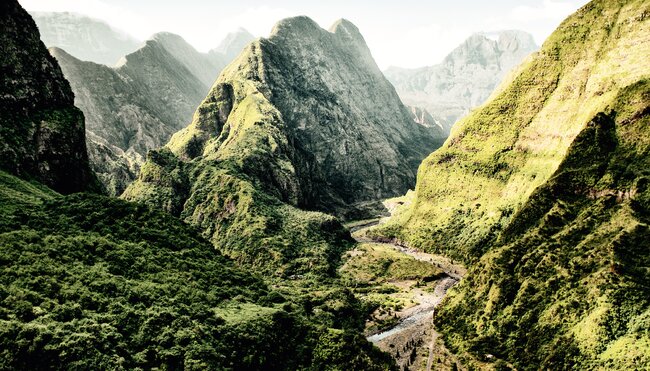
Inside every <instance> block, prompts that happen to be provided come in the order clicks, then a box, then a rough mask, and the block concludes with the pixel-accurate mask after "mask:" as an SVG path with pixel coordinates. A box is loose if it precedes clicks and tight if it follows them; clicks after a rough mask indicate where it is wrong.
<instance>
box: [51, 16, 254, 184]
mask: <svg viewBox="0 0 650 371" xmlns="http://www.w3.org/2000/svg"><path fill="white" fill-rule="evenodd" d="M39 19H40V20H41V21H40V22H41V29H43V28H45V29H46V30H48V29H49V30H51V29H58V28H60V27H61V25H60V24H59V23H57V22H55V21H58V20H60V19H65V20H66V21H67V23H66V24H71V25H76V24H75V20H78V21H79V22H81V25H76V26H77V27H79V28H90V29H106V28H108V26H107V25H106V24H104V23H102V22H100V21H94V20H91V19H89V18H86V17H79V16H72V15H69V14H68V13H64V14H59V13H48V15H47V16H44V15H41V17H40V18H39ZM45 20H47V22H45ZM74 29H75V28H74V27H68V28H66V30H74ZM57 35H58V40H59V41H58V42H61V43H62V44H65V45H71V44H74V45H76V44H75V43H77V42H78V41H79V40H78V39H76V38H75V37H74V34H67V33H66V32H59V33H58V34H57ZM90 35H91V37H92V38H93V43H92V44H101V45H107V44H109V43H110V42H111V40H113V39H115V37H114V35H113V34H111V33H107V34H102V33H93V34H90ZM252 39H253V36H252V35H251V34H250V33H248V32H246V31H245V30H239V31H238V32H236V33H233V34H230V35H229V36H228V37H227V38H226V40H224V41H223V42H222V43H221V45H220V46H219V47H218V48H217V49H215V50H213V51H211V52H209V53H200V52H198V51H197V50H196V49H194V48H193V47H192V46H191V45H190V44H189V43H187V42H186V41H185V40H184V39H183V38H182V37H180V36H178V35H175V34H172V33H167V32H162V33H158V34H155V35H154V36H153V37H152V38H151V39H150V40H148V41H146V42H145V43H144V44H142V45H141V46H140V48H138V49H137V50H135V51H134V52H132V53H130V54H128V55H125V56H121V58H120V61H119V63H118V64H117V65H116V66H115V67H108V66H106V65H103V64H98V63H95V62H90V61H82V60H81V59H79V58H78V56H74V53H71V52H69V51H68V50H65V49H62V48H58V47H51V48H50V52H51V53H52V55H54V56H55V57H56V58H57V60H58V62H59V64H60V66H61V69H62V70H63V73H64V75H65V77H66V79H67V80H68V81H69V82H70V85H71V86H72V90H73V91H74V93H75V104H76V106H77V107H79V108H80V109H81V110H82V111H83V113H84V115H85V116H86V129H87V140H88V152H89V156H90V163H91V166H92V168H93V170H94V171H95V173H96V174H97V176H98V177H99V179H100V181H101V182H102V184H103V185H104V188H105V189H106V191H107V192H108V193H109V194H112V195H119V194H121V193H122V191H124V189H125V188H126V186H127V185H128V184H129V183H130V182H131V181H132V180H133V179H134V178H135V177H136V176H137V174H138V172H139V168H140V165H141V164H142V163H143V162H144V158H145V156H146V154H147V152H148V151H149V150H151V149H154V148H158V147H160V146H162V145H163V144H164V143H165V142H166V141H167V140H169V138H170V137H171V134H172V133H174V132H176V131H177V130H180V129H181V128H183V127H185V126H186V125H187V124H188V123H189V122H190V121H191V119H192V114H193V112H194V110H195V109H196V107H197V106H198V105H199V103H200V102H201V101H202V100H203V98H205V95H206V94H207V93H208V91H209V89H210V87H211V86H212V83H213V82H214V80H215V79H216V78H217V76H218V75H219V73H220V72H221V70H222V69H223V68H224V67H225V66H226V65H227V64H228V63H229V62H230V59H231V58H234V57H233V56H236V54H237V53H238V52H239V51H241V48H242V47H243V44H245V43H246V40H247V41H248V42H250V41H251V40H252ZM46 44H48V42H47V41H46ZM48 45H50V44H48ZM237 48H240V49H239V51H237ZM75 50H76V49H75Z"/></svg>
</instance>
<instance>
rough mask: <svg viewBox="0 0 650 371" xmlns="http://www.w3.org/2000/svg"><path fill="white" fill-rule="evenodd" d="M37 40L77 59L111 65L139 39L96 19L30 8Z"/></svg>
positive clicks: (136, 47) (137, 43)
mask: <svg viewBox="0 0 650 371" xmlns="http://www.w3.org/2000/svg"><path fill="white" fill-rule="evenodd" d="M32 17H34V20H35V21H36V24H37V25H38V29H39V31H40V33H41V40H42V41H43V42H44V43H45V45H47V47H57V48H61V49H64V50H65V51H67V52H68V53H70V54H72V55H73V56H75V57H76V58H78V59H81V60H83V61H90V62H95V63H101V64H105V65H107V66H114V65H115V64H116V63H117V62H118V61H119V59H120V58H122V57H123V56H124V55H126V54H129V53H132V52H134V51H135V50H136V49H138V48H139V47H140V44H141V42H140V41H138V40H135V39H134V38H132V37H131V36H129V35H127V34H125V33H124V32H121V31H118V30H115V29H113V28H112V27H111V26H109V25H108V24H106V23H105V22H103V21H100V20H98V19H93V18H89V17H86V16H83V15H80V14H75V13H68V12H64V13H57V12H33V13H32Z"/></svg>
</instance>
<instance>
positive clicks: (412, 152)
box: [124, 17, 443, 274]
mask: <svg viewBox="0 0 650 371" xmlns="http://www.w3.org/2000/svg"><path fill="white" fill-rule="evenodd" d="M442 136H443V134H442V133H441V132H440V131H436V130H435V128H427V127H424V126H422V125H419V124H417V123H416V122H415V121H414V119H413V117H412V116H411V114H410V112H409V110H408V109H407V108H406V107H405V106H403V105H402V103H401V101H400V100H399V97H398V96H397V94H396V92H395V90H394V89H393V87H392V86H391V85H390V83H389V82H388V81H387V80H386V79H385V78H384V77H383V75H382V73H381V71H380V70H379V69H378V68H377V66H376V64H375V62H374V61H373V59H372V56H371V55H370V51H369V50H368V48H367V46H366V45H365V42H364V40H363V37H362V36H361V34H360V33H359V31H358V30H357V28H356V27H355V26H354V25H352V24H351V23H349V22H347V21H339V22H337V23H336V24H335V25H334V26H333V27H332V28H331V30H330V31H326V30H324V29H321V28H320V27H319V26H318V25H317V24H316V23H315V22H313V21H312V20H311V19H309V18H306V17H297V18H290V19H286V20H283V21H281V22H280V23H278V24H277V25H276V26H275V28H274V29H273V32H272V34H271V36H270V37H269V38H268V39H260V40H257V41H255V42H253V43H251V44H250V45H249V46H247V47H246V49H245V51H244V52H243V53H241V54H240V56H239V57H238V58H237V59H236V60H235V61H234V62H233V63H232V64H230V65H229V66H228V67H227V68H226V69H225V70H224V72H223V73H222V74H221V76H220V77H219V79H218V80H217V82H216V84H215V85H214V87H213V89H212V91H211V92H210V94H209V95H208V96H207V98H206V99H205V100H204V102H203V104H201V106H200V107H199V109H198V110H197V112H196V114H195V116H194V121H193V122H192V124H191V125H190V126H189V127H187V128H186V129H183V130H181V131H180V132H178V133H177V134H175V135H174V136H173V137H172V139H171V140H170V142H169V143H168V144H167V146H166V148H164V149H162V150H160V151H157V152H155V153H153V152H152V153H150V155H149V158H148V161H147V163H146V164H145V165H144V167H143V170H142V172H141V175H140V176H139V178H138V180H137V181H136V182H134V183H133V184H132V185H131V186H130V187H129V188H128V189H127V190H126V192H125V193H124V197H126V198H127V199H129V200H137V201H140V202H144V203H147V204H149V205H152V206H155V207H158V208H162V209H165V210H168V211H170V212H172V213H174V214H177V215H180V216H181V217H182V218H184V219H185V220H186V221H187V222H189V223H190V224H193V225H196V226H197V227H199V228H200V229H201V230H203V231H204V233H206V235H207V236H208V237H209V238H211V240H212V241H213V242H214V243H215V245H216V246H217V247H218V248H220V249H221V250H222V251H225V252H227V253H228V254H229V255H230V256H232V257H234V258H236V259H237V260H238V261H241V262H243V263H246V264H251V265H254V266H259V265H261V264H262V262H266V263H265V264H267V265H268V264H269V263H268V262H273V261H275V262H276V263H275V266H276V268H277V267H278V266H279V267H281V268H278V269H279V270H280V271H282V272H284V274H287V273H288V272H294V273H295V272H296V271H300V269H305V267H306V266H311V268H308V269H311V270H312V271H315V270H317V269H322V268H316V265H315V264H314V263H309V261H311V260H312V259H313V256H314V255H313V254H317V253H318V251H319V249H321V248H325V246H328V245H330V246H331V245H332V243H334V242H333V241H336V239H335V238H330V236H336V235H337V234H338V233H339V232H337V231H340V229H339V228H340V226H339V224H338V222H337V221H336V220H335V219H334V218H332V217H330V216H326V215H324V214H321V213H317V212H307V211H303V210H304V209H310V210H319V211H327V212H332V213H336V214H337V215H340V216H344V217H359V216H367V215H374V213H376V212H377V210H376V209H375V208H374V207H375V205H376V204H378V202H377V201H378V200H379V199H380V198H383V197H390V196H392V195H397V194H400V193H402V192H405V191H406V190H407V189H408V188H409V187H411V186H412V185H413V180H414V178H415V172H416V169H417V166H418V164H419V162H420V160H421V159H422V158H423V156H425V155H426V154H427V153H428V152H430V151H431V150H433V149H435V148H436V147H437V146H439V145H440V143H441V142H442ZM301 209H303V210H301ZM344 235H345V233H343V234H341V235H339V236H344ZM225 236H228V237H227V238H226V237H225ZM326 249H330V250H331V248H326ZM320 251H323V250H320ZM290 257H291V258H290Z"/></svg>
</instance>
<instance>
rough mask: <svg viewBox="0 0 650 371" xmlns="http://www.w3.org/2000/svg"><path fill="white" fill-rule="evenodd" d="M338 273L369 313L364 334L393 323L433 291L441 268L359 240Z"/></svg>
mask: <svg viewBox="0 0 650 371" xmlns="http://www.w3.org/2000/svg"><path fill="white" fill-rule="evenodd" d="M339 273H340V275H341V278H342V279H343V280H344V282H345V285H346V286H347V287H351V288H353V289H352V291H353V292H354V293H355V295H357V296H358V297H359V299H360V300H361V301H362V302H363V303H364V305H365V309H366V310H367V312H368V313H369V316H368V321H367V322H366V332H367V333H374V332H378V331H382V330H384V329H388V328H390V327H392V326H394V325H395V324H396V323H397V322H398V321H399V318H398V317H397V314H396V312H398V311H401V310H403V309H406V308H409V307H412V306H413V305H416V303H418V302H419V300H420V297H419V296H421V294H422V293H423V292H427V291H432V290H433V289H434V288H435V281H436V280H437V279H438V278H441V277H442V276H443V270H442V269H441V268H438V267H436V266H435V265H434V264H432V263H429V262H423V261H419V260H416V259H415V258H413V257H411V256H408V255H406V254H404V253H401V252H398V251H396V250H395V249H393V248H391V247H390V246H387V245H384V244H376V243H361V244H359V245H357V248H356V249H354V250H352V251H349V252H348V253H347V254H346V255H345V257H344V264H343V266H341V268H340V269H339Z"/></svg>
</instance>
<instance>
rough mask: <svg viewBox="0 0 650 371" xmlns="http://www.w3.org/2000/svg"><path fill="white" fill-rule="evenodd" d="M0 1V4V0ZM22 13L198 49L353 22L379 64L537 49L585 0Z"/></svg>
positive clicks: (236, 4)
mask: <svg viewBox="0 0 650 371" xmlns="http://www.w3.org/2000/svg"><path fill="white" fill-rule="evenodd" d="M0 1H1V0H0ZM19 2H20V3H21V4H22V5H23V6H24V7H25V8H26V9H27V10H30V11H71V12H77V13H82V14H85V15H89V16H91V17H94V18H99V19H103V20H105V21H107V22H108V23H109V24H111V25H113V26H115V27H116V28H119V29H122V30H124V31H126V32H127V33H130V34H131V35H133V36H135V37H136V38H138V39H141V40H144V39H146V38H147V37H149V36H150V35H152V34H153V33H155V32H158V31H169V32H174V33H177V34H180V35H181V36H183V37H184V38H185V39H186V40H187V41H189V42H190V43H191V44H193V45H194V46H195V47H196V48H197V49H199V50H201V51H207V50H209V49H211V48H214V47H215V46H217V44H218V43H219V42H220V41H221V40H222V39H223V37H224V36H225V35H226V34H227V33H228V32H230V31H232V30H235V29H237V28H238V27H244V28H246V29H247V30H249V31H250V32H251V33H253V34H254V35H255V36H267V35H268V34H269V32H270V31H271V28H272V27H273V24H274V23H275V22H277V21H278V20H280V19H282V18H286V17H289V16H295V15H307V16H309V17H311V18H312V19H314V20H315V21H316V22H318V23H319V24H320V25H321V26H322V27H324V28H329V26H330V25H331V24H332V23H334V21H336V20H337V19H339V18H347V19H348V20H350V21H352V22H353V23H354V24H356V25H357V26H358V27H359V29H360V30H361V33H362V34H363V35H364V37H365V39H366V41H367V42H368V45H369V46H370V49H371V50H372V53H373V55H374V57H375V59H376V60H377V63H378V64H379V66H380V67H381V68H382V69H383V68H386V67H388V66H391V65H394V66H400V67H420V66H425V65H431V64H435V63H438V62H439V61H440V60H442V58H444V56H445V55H446V54H447V53H449V52H450V51H451V50H452V49H453V48H454V47H455V46H457V45H458V44H460V43H461V42H462V41H463V40H464V39H465V38H467V37H468V36H470V35H471V34H472V33H474V32H480V31H497V30H503V29H521V30H524V31H528V32H530V33H532V34H533V36H534V37H535V40H536V41H537V43H538V44H541V43H542V42H543V41H544V39H545V38H546V37H547V36H548V35H549V34H550V33H551V32H552V31H553V30H554V29H555V27H557V26H558V25H559V24H560V22H561V21H562V20H563V19H564V18H565V17H567V16H568V15H569V14H571V13H572V12H574V11H575V10H577V9H578V8H579V7H581V6H582V5H584V4H586V3H587V2H588V1H587V0H491V1H481V0H473V1H470V0H445V1H442V0H397V1H396V0H391V1H389V0H374V1H373V0H362V1H354V0H330V1H307V0H276V1H261V0H213V1H208V0H19Z"/></svg>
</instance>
